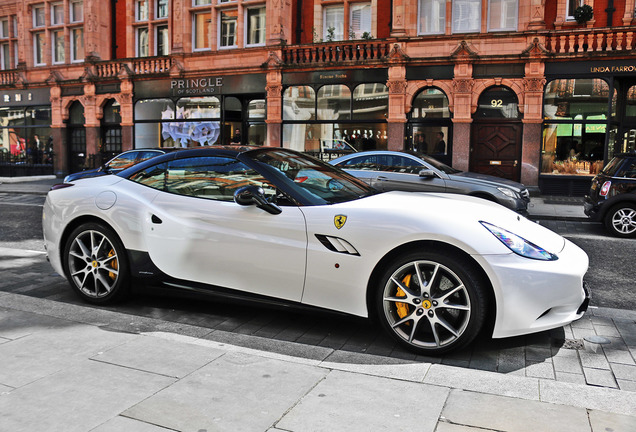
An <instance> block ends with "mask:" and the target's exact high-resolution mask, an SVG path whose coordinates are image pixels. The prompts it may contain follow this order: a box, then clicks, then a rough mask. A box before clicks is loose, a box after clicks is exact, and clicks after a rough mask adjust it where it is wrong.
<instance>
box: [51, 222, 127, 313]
mask: <svg viewBox="0 0 636 432" xmlns="http://www.w3.org/2000/svg"><path fill="white" fill-rule="evenodd" d="M63 257H64V272H65V273H66V278H67V280H68V281H69V282H70V284H71V286H72V287H73V289H74V290H75V291H76V292H77V293H78V294H79V295H80V297H82V298H83V299H84V300H86V301H87V302H89V303H95V304H106V303H111V302H114V301H116V300H120V299H122V298H123V297H124V296H125V295H126V294H128V285H129V280H128V260H127V258H126V251H125V249H124V246H123V244H122V242H121V241H120V240H119V237H117V234H115V232H113V231H112V230H111V229H110V228H107V227H105V226H103V225H101V224H98V223H86V224H83V225H81V226H79V227H77V228H76V229H74V230H73V232H72V233H71V235H70V236H69V237H68V240H67V242H66V244H65V247H64V254H63Z"/></svg>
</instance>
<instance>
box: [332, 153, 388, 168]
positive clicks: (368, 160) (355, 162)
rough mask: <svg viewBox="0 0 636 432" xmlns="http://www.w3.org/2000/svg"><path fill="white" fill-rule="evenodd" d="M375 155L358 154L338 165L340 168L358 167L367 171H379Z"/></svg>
mask: <svg viewBox="0 0 636 432" xmlns="http://www.w3.org/2000/svg"><path fill="white" fill-rule="evenodd" d="M378 158H379V156H377V155H369V156H360V157H355V158H352V159H349V160H348V161H345V162H344V163H343V164H341V165H340V167H341V168H348V169H359V170H368V171H379V170H380V166H379V164H378Z"/></svg>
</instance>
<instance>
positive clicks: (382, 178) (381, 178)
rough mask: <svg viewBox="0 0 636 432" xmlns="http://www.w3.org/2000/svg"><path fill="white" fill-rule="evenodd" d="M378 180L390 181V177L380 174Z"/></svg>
mask: <svg viewBox="0 0 636 432" xmlns="http://www.w3.org/2000/svg"><path fill="white" fill-rule="evenodd" d="M377 180H378V181H388V180H389V179H388V178H386V177H384V176H378V179H377Z"/></svg>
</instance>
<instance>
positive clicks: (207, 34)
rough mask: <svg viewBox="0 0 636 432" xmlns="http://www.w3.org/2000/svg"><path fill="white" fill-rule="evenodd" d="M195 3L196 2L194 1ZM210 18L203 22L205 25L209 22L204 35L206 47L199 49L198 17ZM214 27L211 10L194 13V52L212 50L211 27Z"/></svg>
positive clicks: (199, 10) (200, 10)
mask: <svg viewBox="0 0 636 432" xmlns="http://www.w3.org/2000/svg"><path fill="white" fill-rule="evenodd" d="M193 1H194V0H193ZM206 15H207V17H208V19H207V20H205V21H203V23H204V24H205V22H207V26H205V27H206V28H205V29H204V30H205V33H204V35H203V36H204V38H203V40H204V46H203V47H197V40H198V39H197V34H198V33H199V32H197V17H199V16H206ZM211 26H212V12H211V11H210V9H207V8H205V9H198V10H195V11H193V12H192V52H200V51H210V50H211V49H212V43H211V41H210V27H211Z"/></svg>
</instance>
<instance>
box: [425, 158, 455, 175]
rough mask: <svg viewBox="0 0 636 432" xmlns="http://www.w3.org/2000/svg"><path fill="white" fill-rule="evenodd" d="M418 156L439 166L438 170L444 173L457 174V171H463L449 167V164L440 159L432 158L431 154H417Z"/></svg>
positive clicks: (430, 163)
mask: <svg viewBox="0 0 636 432" xmlns="http://www.w3.org/2000/svg"><path fill="white" fill-rule="evenodd" d="M417 157H419V158H420V159H422V160H423V161H424V162H426V163H427V164H429V165H433V167H435V168H437V169H438V170H440V171H442V172H443V173H446V174H457V173H460V172H461V171H460V170H458V169H455V168H453V167H449V166H448V165H446V164H443V163H441V162H440V161H438V160H437V159H434V158H432V157H430V156H426V155H417Z"/></svg>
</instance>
